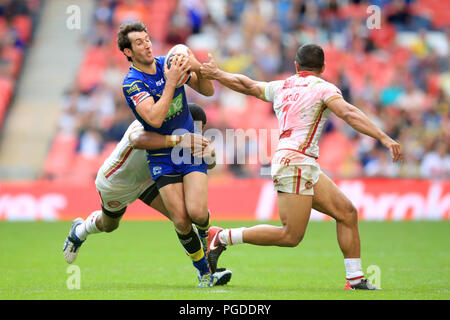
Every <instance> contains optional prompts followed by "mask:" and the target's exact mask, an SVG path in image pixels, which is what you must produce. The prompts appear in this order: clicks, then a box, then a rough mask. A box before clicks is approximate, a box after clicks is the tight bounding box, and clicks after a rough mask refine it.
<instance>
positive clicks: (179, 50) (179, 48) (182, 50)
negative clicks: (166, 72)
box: [165, 44, 191, 88]
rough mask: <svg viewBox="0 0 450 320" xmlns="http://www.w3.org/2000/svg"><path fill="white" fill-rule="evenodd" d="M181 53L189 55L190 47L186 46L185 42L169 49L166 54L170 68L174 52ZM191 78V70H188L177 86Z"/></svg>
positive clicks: (166, 62)
mask: <svg viewBox="0 0 450 320" xmlns="http://www.w3.org/2000/svg"><path fill="white" fill-rule="evenodd" d="M180 53H181V54H184V55H187V56H188V55H189V52H188V47H186V46H185V45H184V44H177V45H175V46H173V47H172V48H171V49H170V50H169V52H168V53H167V55H166V61H165V64H166V66H167V69H170V66H171V65H172V63H171V62H170V59H171V58H172V56H173V55H174V54H180ZM190 78H191V72H190V71H188V72H186V73H185V74H183V75H182V76H181V77H180V80H179V81H178V83H177V88H179V87H181V86H182V85H184V84H185V83H186V82H188V81H189V79H190Z"/></svg>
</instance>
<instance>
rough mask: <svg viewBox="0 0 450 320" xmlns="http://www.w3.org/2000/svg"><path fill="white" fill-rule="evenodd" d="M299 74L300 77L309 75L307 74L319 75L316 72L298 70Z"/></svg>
mask: <svg viewBox="0 0 450 320" xmlns="http://www.w3.org/2000/svg"><path fill="white" fill-rule="evenodd" d="M297 75H298V76H299V77H307V76H315V77H317V76H316V75H315V74H314V73H311V72H309V71H300V72H297Z"/></svg>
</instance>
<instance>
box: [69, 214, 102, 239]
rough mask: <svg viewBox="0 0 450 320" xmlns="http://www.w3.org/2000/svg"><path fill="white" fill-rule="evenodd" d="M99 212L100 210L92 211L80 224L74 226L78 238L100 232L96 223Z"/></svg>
mask: <svg viewBox="0 0 450 320" xmlns="http://www.w3.org/2000/svg"><path fill="white" fill-rule="evenodd" d="M101 214H102V212H101V210H97V211H94V212H92V213H91V214H90V215H89V217H87V218H86V220H84V222H83V223H82V224H80V225H79V226H77V227H76V228H75V234H76V235H77V237H78V238H79V239H80V240H86V237H87V236H88V234H91V233H99V232H101V231H100V230H98V228H97V225H96V221H97V217H98V216H99V215H101Z"/></svg>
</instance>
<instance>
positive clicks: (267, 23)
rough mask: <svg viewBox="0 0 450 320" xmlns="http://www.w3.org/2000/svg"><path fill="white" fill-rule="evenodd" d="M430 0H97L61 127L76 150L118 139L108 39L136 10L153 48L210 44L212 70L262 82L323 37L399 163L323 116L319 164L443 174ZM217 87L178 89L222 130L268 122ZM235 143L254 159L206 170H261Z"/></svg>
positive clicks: (115, 60)
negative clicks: (206, 93)
mask: <svg viewBox="0 0 450 320" xmlns="http://www.w3.org/2000/svg"><path fill="white" fill-rule="evenodd" d="M0 3H1V1H0ZM433 3H434V4H436V2H435V1H427V0H416V1H405V0H392V1H390V0H378V1H362V0H360V1H337V0H315V1H312V0H292V1H283V0H278V1H269V0H251V1H243V0H233V1H226V0H214V1H206V0H179V1H171V0H162V1H159V0H122V1H120V0H98V1H97V2H96V9H95V12H94V16H93V21H92V28H91V30H90V31H89V32H88V34H86V36H85V37H84V38H83V41H84V45H85V47H86V49H85V50H86V54H85V59H84V60H83V63H82V66H81V67H80V74H79V75H78V77H77V79H75V81H74V85H73V86H72V87H71V88H68V90H67V92H66V93H65V95H64V99H63V109H64V112H63V116H62V118H61V124H60V130H61V131H62V132H69V133H73V134H76V135H78V137H79V143H78V147H77V151H78V152H79V153H80V154H83V155H86V156H90V157H96V156H99V155H101V154H102V152H103V151H104V150H105V148H106V147H107V146H109V147H110V148H111V147H113V146H114V143H115V142H116V141H118V140H119V139H120V138H121V136H122V134H123V133H124V132H125V130H126V128H127V127H128V125H129V123H130V122H131V121H133V120H134V116H133V114H132V113H131V111H130V110H129V108H128V106H127V105H126V103H125V99H124V98H123V94H122V80H123V78H124V76H125V75H126V73H127V72H128V68H129V64H128V62H127V60H126V58H125V57H124V56H123V54H122V53H121V52H119V50H118V49H117V46H116V34H117V30H118V27H119V25H120V24H121V23H123V22H125V21H130V20H141V21H143V22H144V23H145V24H146V25H147V27H148V29H149V33H150V35H151V38H152V42H153V52H154V54H155V55H165V53H166V52H167V51H168V49H169V48H170V47H171V46H173V45H174V44H178V43H185V44H187V45H188V46H189V47H190V48H191V49H192V50H193V52H194V54H195V55H196V57H197V58H198V59H199V60H200V61H201V62H204V61H207V60H208V57H207V53H208V52H211V53H212V54H213V57H214V59H215V60H216V61H217V63H218V65H219V66H220V67H221V68H222V69H224V70H226V71H228V72H233V73H242V74H245V75H248V76H250V77H251V78H253V79H256V80H261V81H271V80H275V79H283V78H286V77H287V76H289V75H291V74H293V73H294V72H295V68H294V63H293V61H294V59H295V54H296V50H297V48H298V47H299V46H300V45H302V44H305V43H311V42H314V43H317V44H319V45H321V46H322V47H323V48H324V50H325V60H326V64H327V65H326V70H325V72H324V74H323V78H324V79H325V80H327V81H330V82H332V83H334V84H336V85H337V86H338V87H339V88H340V89H341V90H342V92H343V95H344V97H345V98H346V99H347V101H349V102H351V103H353V104H355V105H356V106H357V107H359V108H360V109H361V110H363V111H364V112H365V113H366V114H367V115H368V116H369V117H370V119H371V120H373V121H374V122H375V123H376V124H377V125H378V126H379V127H380V128H382V129H383V130H384V131H385V132H386V133H387V134H389V135H390V136H391V137H392V138H394V139H396V140H398V141H399V142H400V143H401V146H402V149H403V154H404V162H403V163H401V164H393V163H392V162H391V161H390V156H389V154H388V153H387V151H386V150H385V149H384V148H382V146H381V145H380V144H379V143H377V141H375V140H374V139H371V138H369V137H366V136H364V135H361V134H357V133H356V132H355V131H354V130H353V129H352V128H351V127H349V126H348V125H346V124H344V123H343V121H342V120H340V119H339V118H337V117H335V116H331V117H330V120H329V122H328V125H327V127H326V128H325V129H324V132H323V134H322V139H321V142H320V158H319V163H320V164H321V167H322V169H323V171H325V172H326V173H328V174H329V175H330V176H332V177H360V176H370V177H376V176H387V177H412V178H421V177H423V178H443V179H448V178H450V150H449V142H450V116H449V97H450V73H449V70H448V67H449V62H450V60H449V49H450V48H449V39H450V34H449V31H450V19H448V13H445V11H446V10H439V7H436V6H433V5H432V4H433ZM370 5H377V6H378V8H381V12H379V16H378V17H379V18H380V20H379V21H378V20H370V21H371V23H369V21H368V17H370V18H371V19H376V18H377V16H376V15H377V12H376V11H370V12H369V13H368V11H367V8H368V7H369V6H370ZM0 7H1V6H0ZM375 9H376V8H375ZM155 11H156V13H155ZM442 11H444V12H442ZM372 14H373V15H372ZM443 15H444V16H443ZM446 15H447V16H446ZM377 25H378V26H379V28H377ZM215 89H216V93H215V94H214V96H212V97H203V96H201V95H199V94H197V93H196V92H194V91H193V90H191V89H190V88H187V89H186V90H187V94H188V101H191V102H196V103H198V104H200V105H201V106H202V107H203V108H204V109H205V111H206V112H207V115H208V124H207V128H217V129H219V130H222V131H223V132H224V133H225V131H226V129H229V128H235V129H237V128H242V129H244V130H247V129H250V128H255V129H259V128H269V129H276V128H277V121H276V118H275V115H274V113H273V111H272V110H271V105H270V104H268V103H264V102H259V101H257V100H256V99H253V98H251V97H246V96H244V95H241V94H237V93H235V92H232V91H231V90H228V89H227V88H224V87H222V86H220V84H217V83H215ZM216 148H223V149H224V150H226V149H227V148H228V149H229V148H235V146H234V145H233V146H231V145H228V146H227V145H226V144H225V143H224V144H218V145H216ZM244 149H245V152H246V154H247V157H248V159H251V158H252V159H253V158H258V159H257V164H256V165H242V164H232V165H219V166H218V167H217V168H216V169H214V170H212V171H211V175H217V176H218V175H235V176H238V177H244V178H245V177H258V176H260V175H261V170H260V168H261V167H262V166H266V165H267V159H261V157H258V155H257V154H258V145H257V144H256V143H255V141H252V139H250V138H249V139H247V145H246V147H245V148H244ZM235 151H236V150H235Z"/></svg>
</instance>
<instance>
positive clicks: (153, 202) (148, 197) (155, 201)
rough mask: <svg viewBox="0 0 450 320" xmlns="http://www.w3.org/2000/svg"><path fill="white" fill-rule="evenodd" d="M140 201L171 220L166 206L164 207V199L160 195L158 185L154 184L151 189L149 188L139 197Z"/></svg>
mask: <svg viewBox="0 0 450 320" xmlns="http://www.w3.org/2000/svg"><path fill="white" fill-rule="evenodd" d="M139 200H141V201H142V202H144V203H145V204H146V205H148V206H149V207H152V208H153V209H155V210H156V211H158V212H160V213H161V214H163V215H164V216H165V217H167V218H168V219H169V220H170V215H169V211H168V210H167V209H166V206H165V205H164V202H163V201H162V198H161V196H160V194H159V191H158V187H157V186H156V183H154V184H152V185H151V186H150V187H148V188H147V189H146V190H145V191H144V192H143V193H142V194H141V195H140V196H139Z"/></svg>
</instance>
